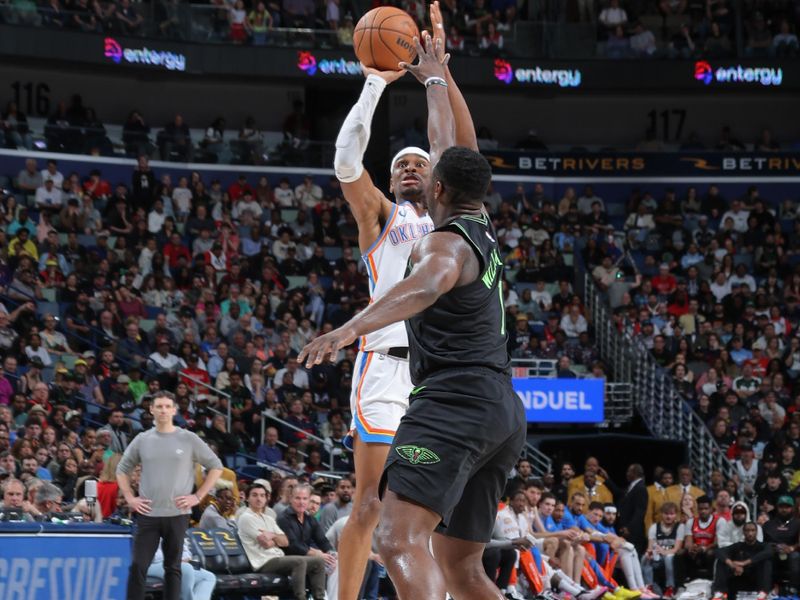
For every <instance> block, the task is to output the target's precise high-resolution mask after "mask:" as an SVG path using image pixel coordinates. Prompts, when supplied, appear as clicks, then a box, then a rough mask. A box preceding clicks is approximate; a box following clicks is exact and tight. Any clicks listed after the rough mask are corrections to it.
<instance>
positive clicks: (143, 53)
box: [103, 37, 186, 71]
mask: <svg viewBox="0 0 800 600" xmlns="http://www.w3.org/2000/svg"><path fill="white" fill-rule="evenodd" d="M103 55H104V56H105V57H106V58H109V59H111V60H112V61H114V62H115V63H117V64H120V63H122V62H123V61H124V62H126V63H130V64H134V65H135V64H140V65H148V66H151V67H161V68H164V69H167V70H168V71H185V70H186V56H185V55H183V54H179V53H176V52H170V51H168V50H151V49H150V48H147V47H145V48H124V47H123V46H122V44H120V43H119V42H118V41H117V40H115V39H114V38H111V37H107V38H105V39H104V40H103Z"/></svg>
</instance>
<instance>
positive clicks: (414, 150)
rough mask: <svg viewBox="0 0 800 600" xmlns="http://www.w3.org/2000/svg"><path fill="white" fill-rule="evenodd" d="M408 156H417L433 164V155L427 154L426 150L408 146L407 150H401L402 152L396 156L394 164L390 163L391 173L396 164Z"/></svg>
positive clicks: (393, 160)
mask: <svg viewBox="0 0 800 600" xmlns="http://www.w3.org/2000/svg"><path fill="white" fill-rule="evenodd" d="M406 154H416V155H417V156H420V157H422V158H424V159H425V160H427V161H428V162H431V155H430V154H428V153H427V152H425V150H423V149H422V148H417V147H416V146H407V147H406V148H403V149H402V150H400V152H398V153H397V154H395V155H394V158H393V159H392V162H391V163H389V172H390V173H391V172H392V171H393V170H394V164H395V163H396V162H397V161H398V160H399V159H400V157H401V156H405V155H406Z"/></svg>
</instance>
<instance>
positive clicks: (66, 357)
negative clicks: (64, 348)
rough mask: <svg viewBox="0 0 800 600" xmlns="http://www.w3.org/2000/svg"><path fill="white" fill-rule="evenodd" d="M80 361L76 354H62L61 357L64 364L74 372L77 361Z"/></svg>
mask: <svg viewBox="0 0 800 600" xmlns="http://www.w3.org/2000/svg"><path fill="white" fill-rule="evenodd" d="M76 360H78V356H77V355H76V354H62V355H61V362H63V363H64V366H65V367H66V368H67V369H68V370H70V371H72V370H73V369H74V368H75V361H76Z"/></svg>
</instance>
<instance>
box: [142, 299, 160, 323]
mask: <svg viewBox="0 0 800 600" xmlns="http://www.w3.org/2000/svg"><path fill="white" fill-rule="evenodd" d="M144 312H145V313H146V314H147V318H148V319H153V320H155V318H156V317H157V316H158V315H160V314H161V313H162V312H164V309H163V308H161V307H160V306H149V305H147V304H145V305H144ZM140 326H141V325H140Z"/></svg>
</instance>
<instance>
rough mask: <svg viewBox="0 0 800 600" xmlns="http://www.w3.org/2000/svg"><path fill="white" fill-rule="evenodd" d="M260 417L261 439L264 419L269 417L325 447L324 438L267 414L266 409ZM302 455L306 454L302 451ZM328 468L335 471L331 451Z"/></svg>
mask: <svg viewBox="0 0 800 600" xmlns="http://www.w3.org/2000/svg"><path fill="white" fill-rule="evenodd" d="M261 417H262V418H261V439H262V440H263V439H264V431H265V429H266V427H267V425H266V420H267V419H269V420H270V421H273V422H275V423H278V424H279V425H280V426H281V427H286V428H287V429H291V430H292V431H296V432H298V433H302V434H303V435H305V436H306V437H307V438H308V439H310V440H314V441H315V442H317V443H318V444H319V445H320V446H322V447H323V448H325V440H324V439H323V438H321V437H319V436H316V435H314V434H313V433H308V432H307V431H305V430H303V429H300V428H299V427H297V426H295V425H292V424H291V423H289V422H288V421H285V420H283V419H281V418H280V417H276V416H274V415H271V414H269V413H268V412H266V411H264V412H262V413H261ZM303 455H304V456H308V455H307V454H304V453H303ZM328 470H329V471H332V472H335V471H336V470H335V469H334V468H333V454H332V453H330V452H329V453H328Z"/></svg>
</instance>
